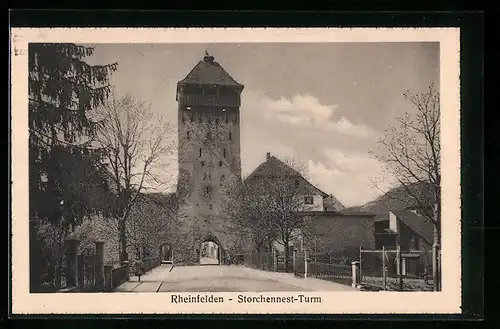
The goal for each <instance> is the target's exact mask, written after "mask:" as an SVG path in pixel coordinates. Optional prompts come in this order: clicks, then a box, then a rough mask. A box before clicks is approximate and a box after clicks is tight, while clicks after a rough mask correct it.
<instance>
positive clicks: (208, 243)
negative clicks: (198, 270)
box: [200, 234, 225, 265]
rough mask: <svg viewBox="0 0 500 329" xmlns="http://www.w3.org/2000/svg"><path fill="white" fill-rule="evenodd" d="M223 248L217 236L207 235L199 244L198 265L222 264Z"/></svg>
mask: <svg viewBox="0 0 500 329" xmlns="http://www.w3.org/2000/svg"><path fill="white" fill-rule="evenodd" d="M224 259H225V250H224V247H223V245H222V243H221V242H220V240H219V239H217V237H215V236H214V235H211V234H210V235H207V236H206V237H205V238H204V239H203V240H202V241H201V245H200V265H222V264H224Z"/></svg>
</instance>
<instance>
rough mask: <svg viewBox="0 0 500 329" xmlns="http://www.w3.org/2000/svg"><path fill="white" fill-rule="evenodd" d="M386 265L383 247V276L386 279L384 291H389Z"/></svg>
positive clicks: (383, 247) (383, 248)
mask: <svg viewBox="0 0 500 329" xmlns="http://www.w3.org/2000/svg"><path fill="white" fill-rule="evenodd" d="M386 266H387V265H386V264H385V246H382V275H383V277H384V291H385V290H387V271H386Z"/></svg>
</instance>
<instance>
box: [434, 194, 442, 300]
mask: <svg viewBox="0 0 500 329" xmlns="http://www.w3.org/2000/svg"><path fill="white" fill-rule="evenodd" d="M439 212H440V206H439V203H436V205H434V243H433V245H432V282H433V283H434V291H441V259H440V251H441V227H440V225H441V220H440V217H441V216H440V213H439Z"/></svg>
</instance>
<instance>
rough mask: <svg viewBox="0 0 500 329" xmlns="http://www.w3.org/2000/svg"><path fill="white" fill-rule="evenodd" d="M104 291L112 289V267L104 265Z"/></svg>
mask: <svg viewBox="0 0 500 329" xmlns="http://www.w3.org/2000/svg"><path fill="white" fill-rule="evenodd" d="M104 278H105V280H104V282H105V284H104V289H106V290H111V289H112V288H113V266H112V265H105V266H104Z"/></svg>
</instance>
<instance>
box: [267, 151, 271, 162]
mask: <svg viewBox="0 0 500 329" xmlns="http://www.w3.org/2000/svg"><path fill="white" fill-rule="evenodd" d="M270 158H271V152H267V153H266V161H267V160H269V159H270Z"/></svg>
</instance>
